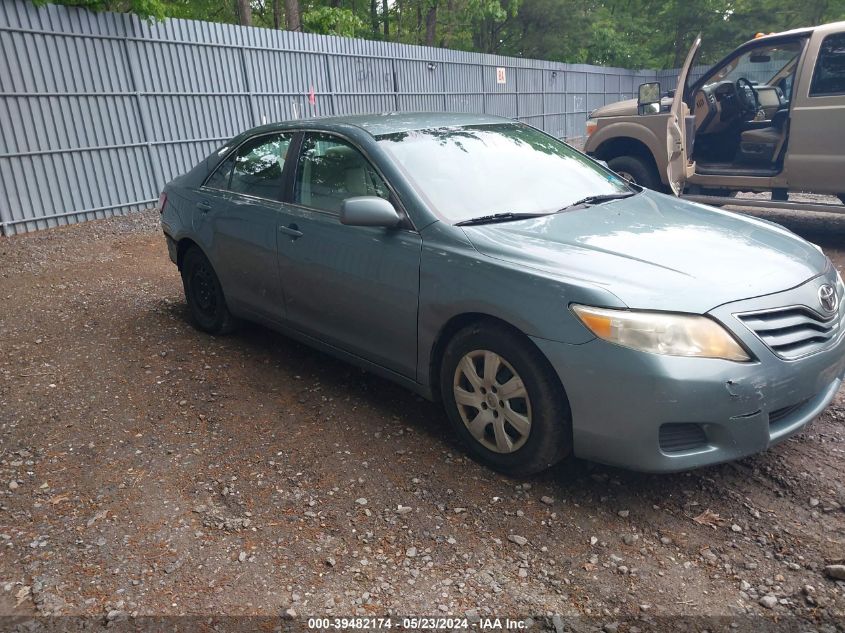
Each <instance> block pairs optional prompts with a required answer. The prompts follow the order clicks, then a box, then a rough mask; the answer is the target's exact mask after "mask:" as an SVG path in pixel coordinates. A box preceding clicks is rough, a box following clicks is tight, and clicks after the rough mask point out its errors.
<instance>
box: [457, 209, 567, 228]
mask: <svg viewBox="0 0 845 633" xmlns="http://www.w3.org/2000/svg"><path fill="white" fill-rule="evenodd" d="M544 215H551V214H549V213H512V212H510V211H508V212H506V213H494V214H493V215H482V216H481V217H478V218H471V219H469V220H463V221H461V222H456V223H455V226H472V225H473V224H495V223H496V222H511V221H513V220H527V219H529V218H539V217H542V216H544Z"/></svg>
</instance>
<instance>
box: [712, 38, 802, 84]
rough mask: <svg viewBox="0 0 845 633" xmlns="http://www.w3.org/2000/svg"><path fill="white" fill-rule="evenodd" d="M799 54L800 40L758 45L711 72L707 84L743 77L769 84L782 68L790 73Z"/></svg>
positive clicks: (780, 73)
mask: <svg viewBox="0 0 845 633" xmlns="http://www.w3.org/2000/svg"><path fill="white" fill-rule="evenodd" d="M800 54H801V43H800V42H785V43H781V44H771V45H768V46H759V47H757V48H753V49H751V50H748V51H746V52H745V53H743V54H742V55H739V56H737V57H734V58H733V59H731V60H730V61H728V62H727V63H726V64H725V65H724V66H723V67H722V68H720V69H718V70H717V71H716V72H715V73H713V76H712V77H711V78H710V79H709V80H707V84H708V85H709V84H712V83H716V82H719V81H734V82H735V81H736V80H737V79H739V78H740V77H744V78H745V79H748V80H749V81H751V83H753V84H757V85H771V84H772V83H773V82H772V80H773V79H775V78H776V77H779V76H780V75H782V74H783V71H784V70H787V71H790V72H789V74H791V70H793V69H794V65H795V62H796V61H797V60H798V56H799V55H800Z"/></svg>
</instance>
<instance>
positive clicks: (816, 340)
mask: <svg viewBox="0 0 845 633" xmlns="http://www.w3.org/2000/svg"><path fill="white" fill-rule="evenodd" d="M837 316H838V315H835V314H834V315H831V316H830V317H826V318H825V317H822V316H821V315H819V314H818V313H817V312H814V311H813V310H810V309H809V308H805V307H801V306H796V307H790V308H777V309H775V310H765V311H762V312H752V313H748V314H738V315H737V318H739V320H740V321H742V322H743V323H744V324H745V325H746V326H747V327H748V328H749V329H750V330H751V331H752V332H754V333H755V334H756V335H757V336H758V337H760V340H762V341H763V342H764V343H765V344H766V345H768V346H769V349H771V350H772V351H773V352H774V353H775V354H777V355H778V356H780V357H781V358H784V359H786V360H794V359H796V358H800V357H802V356H806V355H808V354H812V353H813V352H817V351H819V350H820V349H822V348H824V347H826V346H827V344H828V343H829V342H830V341H831V340H833V339H834V338H835V337H836V335H837V334H838V332H839V328H840V322H839V319H838V318H837Z"/></svg>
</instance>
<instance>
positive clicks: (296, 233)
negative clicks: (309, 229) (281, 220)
mask: <svg viewBox="0 0 845 633" xmlns="http://www.w3.org/2000/svg"><path fill="white" fill-rule="evenodd" d="M279 233H284V234H285V235H290V236H291V238H293V239H298V238H300V237H302V231H300V230H299V227H298V226H297V225H296V224H290V225H288V226H280V227H279Z"/></svg>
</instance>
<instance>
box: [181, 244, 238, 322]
mask: <svg viewBox="0 0 845 633" xmlns="http://www.w3.org/2000/svg"><path fill="white" fill-rule="evenodd" d="M182 285H183V287H184V288H185V300H186V301H187V302H188V308H189V309H190V311H191V317H192V319H193V321H194V323H195V324H196V326H197V327H198V328H199V329H201V330H203V331H205V332H209V333H210V334H229V333H230V332H233V331H234V330H235V328H236V326H237V321H236V320H235V317H233V316H232V314H231V313H230V312H229V308H228V307H227V306H226V298H225V297H224V296H223V288H221V287H220V280H219V279H218V278H217V273H215V272H214V268H213V267H212V266H211V262H210V261H208V258H207V257H206V256H205V254H204V253H203V252H202V251H201V250H200V249H199V248H197V247H195V246H194V247H191V248H190V249H189V250H188V252H187V253H185V257H184V259H183V260H182Z"/></svg>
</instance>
